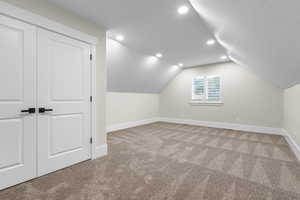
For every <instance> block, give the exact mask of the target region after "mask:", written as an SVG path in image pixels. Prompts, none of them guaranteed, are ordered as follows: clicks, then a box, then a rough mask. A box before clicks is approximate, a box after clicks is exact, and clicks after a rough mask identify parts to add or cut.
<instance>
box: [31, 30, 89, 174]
mask: <svg viewBox="0 0 300 200" xmlns="http://www.w3.org/2000/svg"><path fill="white" fill-rule="evenodd" d="M37 55H38V65H37V66H38V73H37V78H38V81H37V82H38V89H37V93H38V98H37V99H38V108H40V110H39V111H40V113H39V116H38V120H37V122H38V175H39V176H40V175H44V174H47V173H49V172H53V171H55V170H58V169H62V168H64V167H67V166H70V165H72V164H75V163H78V162H81V161H84V160H87V159H89V158H90V157H91V145H90V136H91V132H90V98H89V97H90V84H91V82H90V70H91V65H90V56H89V55H90V46H89V45H88V44H85V43H83V42H80V41H77V40H73V39H71V38H68V37H65V36H62V35H59V34H56V33H52V32H49V31H46V30H43V29H38V54H37Z"/></svg>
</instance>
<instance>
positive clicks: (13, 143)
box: [0, 15, 36, 190]
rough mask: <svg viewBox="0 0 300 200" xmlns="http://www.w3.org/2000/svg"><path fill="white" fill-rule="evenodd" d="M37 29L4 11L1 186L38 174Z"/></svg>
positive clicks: (0, 35) (0, 24) (0, 29)
mask: <svg viewBox="0 0 300 200" xmlns="http://www.w3.org/2000/svg"><path fill="white" fill-rule="evenodd" d="M35 31H36V30H35V27H33V26H31V25H28V24H25V23H23V22H20V21H17V20H14V19H11V18H8V17H5V16H2V15H0V190H1V189H4V188H6V187H9V186H12V185H15V184H18V183H21V182H24V181H27V180H29V179H32V178H34V177H36V115H35V113H34V108H35V106H36V101H35V99H36V93H35V91H36V88H35V74H36V67H35V66H36V63H35V60H36V56H35V54H36V51H35V46H36V32H35ZM29 108H32V109H29Z"/></svg>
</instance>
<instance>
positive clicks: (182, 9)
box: [177, 6, 190, 15]
mask: <svg viewBox="0 0 300 200" xmlns="http://www.w3.org/2000/svg"><path fill="white" fill-rule="evenodd" d="M189 10H190V8H189V7H188V6H180V7H179V8H178V9H177V12H178V13H179V14H180V15H185V14H187V13H188V12H189Z"/></svg>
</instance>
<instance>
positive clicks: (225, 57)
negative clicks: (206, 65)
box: [220, 55, 228, 60]
mask: <svg viewBox="0 0 300 200" xmlns="http://www.w3.org/2000/svg"><path fill="white" fill-rule="evenodd" d="M220 58H221V59H222V60H226V59H227V58H228V57H227V56H225V55H224V56H221V57H220Z"/></svg>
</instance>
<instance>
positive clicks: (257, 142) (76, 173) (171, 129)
mask: <svg viewBox="0 0 300 200" xmlns="http://www.w3.org/2000/svg"><path fill="white" fill-rule="evenodd" d="M108 147H109V153H108V156H106V157H103V158H101V159H97V160H93V161H86V162H83V163H79V164H77V165H74V166H72V167H69V168H66V169H63V170H60V171H57V172H55V173H52V174H49V175H46V176H43V177H40V178H38V179H35V180H32V181H29V182H27V183H23V184H20V185H18V186H15V187H12V188H9V189H6V190H3V191H1V192H0V199H1V200H296V199H297V200H300V164H299V162H297V159H296V157H295V156H294V155H293V153H292V152H291V150H290V149H289V146H288V144H287V143H286V141H285V140H284V138H283V137H281V136H274V135H264V134H255V133H247V132H241V131H233V130H225V129H215V128H206V127H196V126H188V125H179V124H168V123H154V124H150V125H145V126H140V127H136V128H131V129H126V130H122V131H117V132H113V133H110V134H109V135H108Z"/></svg>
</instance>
